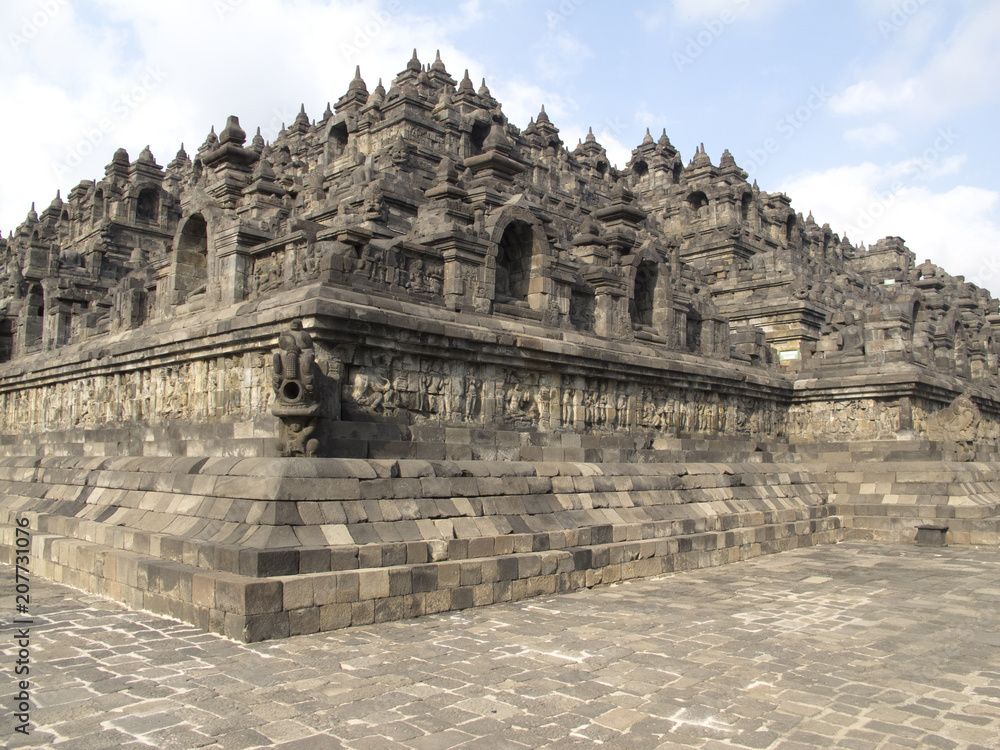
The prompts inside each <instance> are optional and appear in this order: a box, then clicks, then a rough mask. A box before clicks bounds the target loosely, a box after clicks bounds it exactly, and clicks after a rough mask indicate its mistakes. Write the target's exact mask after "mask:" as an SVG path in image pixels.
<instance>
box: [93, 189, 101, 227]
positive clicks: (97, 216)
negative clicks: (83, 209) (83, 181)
mask: <svg viewBox="0 0 1000 750" xmlns="http://www.w3.org/2000/svg"><path fill="white" fill-rule="evenodd" d="M103 218H104V191H103V190H98V191H97V192H96V193H94V206H93V208H92V209H91V211H90V219H91V221H93V222H94V223H95V224H96V223H97V222H99V221H100V220H101V219H103Z"/></svg>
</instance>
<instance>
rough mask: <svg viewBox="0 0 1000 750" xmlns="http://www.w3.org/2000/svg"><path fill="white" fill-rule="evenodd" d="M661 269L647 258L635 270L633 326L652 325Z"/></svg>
mask: <svg viewBox="0 0 1000 750" xmlns="http://www.w3.org/2000/svg"><path fill="white" fill-rule="evenodd" d="M658 278H659V270H658V269H657V266H656V264H655V263H653V262H651V261H648V260H645V261H643V262H642V263H640V264H639V267H638V268H637V269H636V272H635V282H634V283H633V287H632V299H631V301H630V302H629V315H630V317H631V318H632V325H633V326H647V327H649V326H652V325H653V311H654V309H655V308H656V283H657V280H658Z"/></svg>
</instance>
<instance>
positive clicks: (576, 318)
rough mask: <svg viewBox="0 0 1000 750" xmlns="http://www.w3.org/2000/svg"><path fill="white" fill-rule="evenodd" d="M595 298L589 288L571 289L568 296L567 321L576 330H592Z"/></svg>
mask: <svg viewBox="0 0 1000 750" xmlns="http://www.w3.org/2000/svg"><path fill="white" fill-rule="evenodd" d="M596 308H597V298H596V297H595V296H594V292H593V291H592V290H590V289H573V291H572V292H571V293H570V298H569V322H570V324H571V325H572V326H573V327H574V328H576V329H577V330H578V331H592V330H594V311H595V310H596Z"/></svg>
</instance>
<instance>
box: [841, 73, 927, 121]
mask: <svg viewBox="0 0 1000 750" xmlns="http://www.w3.org/2000/svg"><path fill="white" fill-rule="evenodd" d="M916 89H917V81H916V80H915V79H910V80H908V81H903V82H902V83H900V84H898V85H895V86H892V87H888V88H887V87H884V86H883V85H882V84H880V83H878V82H877V81H860V82H858V83H855V84H854V85H853V86H848V87H847V88H846V89H844V91H843V93H840V94H836V95H834V96H833V97H832V98H831V99H830V106H831V107H832V108H833V111H834V112H836V113H837V114H841V115H850V116H858V115H868V114H872V113H874V112H881V111H883V110H885V109H891V108H894V107H898V106H900V105H904V104H909V103H912V102H913V101H914V100H915V98H916Z"/></svg>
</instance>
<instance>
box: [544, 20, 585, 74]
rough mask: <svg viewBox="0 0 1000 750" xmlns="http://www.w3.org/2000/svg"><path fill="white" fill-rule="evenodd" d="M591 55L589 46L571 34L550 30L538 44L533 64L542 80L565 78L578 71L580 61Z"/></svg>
mask: <svg viewBox="0 0 1000 750" xmlns="http://www.w3.org/2000/svg"><path fill="white" fill-rule="evenodd" d="M593 56H594V54H593V53H592V52H591V51H590V48H589V47H587V45H586V44H584V43H583V42H581V41H580V40H579V39H577V38H576V37H575V36H573V35H572V34H568V33H554V32H550V33H549V35H548V36H547V37H546V38H545V40H544V41H543V42H542V43H541V44H540V45H539V51H538V54H537V55H536V56H535V66H536V69H537V71H538V75H539V77H540V78H542V79H543V80H548V81H558V80H565V79H566V78H570V77H573V76H575V75H576V74H577V73H579V71H580V63H581V62H582V61H583V60H587V59H589V58H591V57H593Z"/></svg>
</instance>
